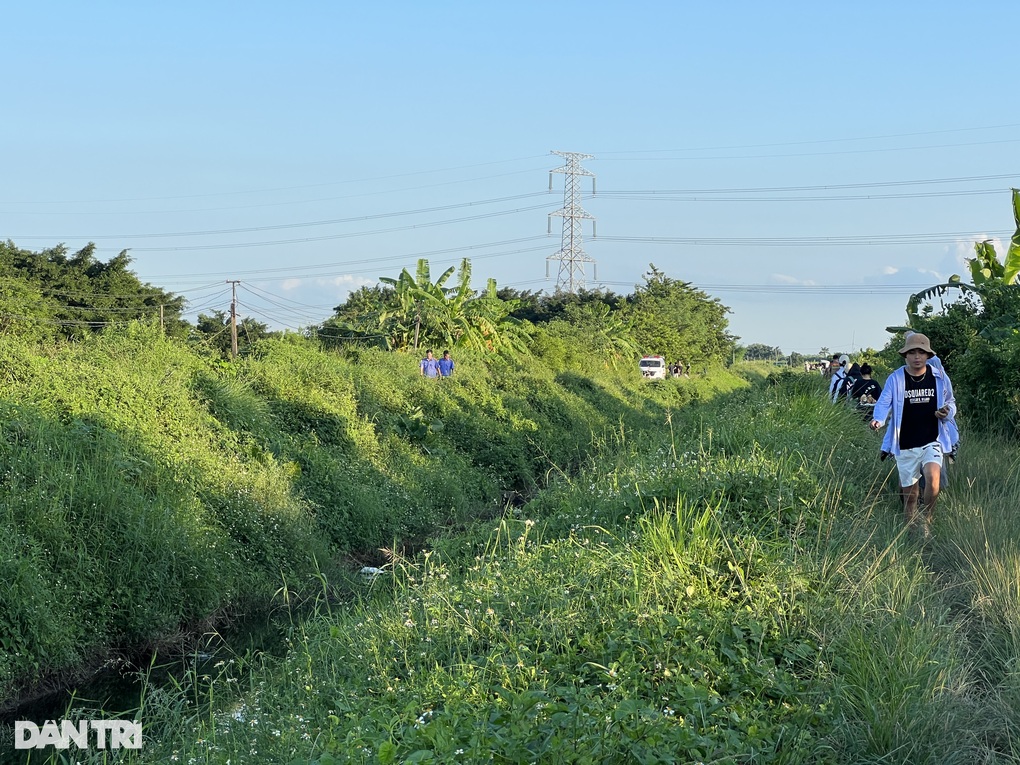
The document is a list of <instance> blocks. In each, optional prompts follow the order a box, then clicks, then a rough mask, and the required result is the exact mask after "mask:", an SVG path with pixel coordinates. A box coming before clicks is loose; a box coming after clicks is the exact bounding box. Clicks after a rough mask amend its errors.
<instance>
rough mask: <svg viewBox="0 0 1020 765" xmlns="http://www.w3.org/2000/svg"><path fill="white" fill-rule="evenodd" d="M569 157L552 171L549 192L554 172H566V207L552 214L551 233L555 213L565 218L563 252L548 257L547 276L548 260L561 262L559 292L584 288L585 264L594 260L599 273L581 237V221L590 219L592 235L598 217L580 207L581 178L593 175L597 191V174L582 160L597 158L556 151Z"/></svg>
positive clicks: (593, 266)
mask: <svg viewBox="0 0 1020 765" xmlns="http://www.w3.org/2000/svg"><path fill="white" fill-rule="evenodd" d="M552 153H553V154H558V155H559V156H561V157H563V158H564V159H565V160H566V164H564V165H563V167H556V168H553V169H552V170H550V171H549V191H552V174H553V173H565V174H566V176H567V177H566V178H565V179H564V182H563V209H562V210H557V211H556V212H553V213H549V233H550V234H551V233H552V216H554V215H556V216H559V217H561V218H563V238H562V242H561V244H560V251H559V252H557V253H556V254H555V255H550V256H549V257H548V258H546V259H545V278H546V279H548V278H549V261H551V260H558V261H559V262H560V270H559V274H558V275H557V276H556V291H557V292H560V291H561V290H562V291H566V292H570V293H574V292H577V291H578V290H583V289H584V264H585V263H591V264H592V270H593V273H594V275H595V278H596V279H597V278H598V272H597V271H595V261H594V260H593V259H592V258H590V257H588V255H587V254H586V253H585V251H584V247H583V246H582V245H583V241H582V237H581V221H582V220H584V219H588V220H590V221H591V234H592V237H594V236H595V218H594V216H592V215H590V214H589V213H588V212H586V211H585V210H584V208H582V207H581V177H582V176H585V175H588V176H591V193H592V194H594V193H595V173H592V172H589V171H588V170H585V169H584V168H583V167H581V161H582V160H585V159H594V156H593V155H591V154H579V153H577V152H573V151H554V152H552Z"/></svg>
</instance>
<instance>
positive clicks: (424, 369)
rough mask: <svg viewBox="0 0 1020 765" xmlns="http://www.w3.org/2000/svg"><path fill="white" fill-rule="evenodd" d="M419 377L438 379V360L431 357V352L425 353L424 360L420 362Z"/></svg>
mask: <svg viewBox="0 0 1020 765" xmlns="http://www.w3.org/2000/svg"><path fill="white" fill-rule="evenodd" d="M420 368H421V376H422V377H431V378H432V379H436V378H438V377H439V360H438V359H436V358H435V357H434V356H433V355H432V351H431V350H428V351H425V358H423V359H422V360H421V367H420Z"/></svg>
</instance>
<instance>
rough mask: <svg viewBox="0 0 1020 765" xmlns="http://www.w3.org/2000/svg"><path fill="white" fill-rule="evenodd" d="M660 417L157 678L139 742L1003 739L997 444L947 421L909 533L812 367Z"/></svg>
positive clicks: (412, 752)
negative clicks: (347, 585)
mask: <svg viewBox="0 0 1020 765" xmlns="http://www.w3.org/2000/svg"><path fill="white" fill-rule="evenodd" d="M668 422H669V424H668V426H667V427H658V428H653V429H650V430H644V431H636V430H633V431H631V430H619V431H612V432H608V431H607V433H606V435H605V436H604V437H606V438H612V439H616V443H615V444H614V445H613V446H614V448H613V449H610V450H607V451H606V452H605V453H604V454H605V455H611V456H604V457H595V458H594V459H592V460H591V461H590V462H589V464H588V465H587V466H586V467H585V468H584V469H583V470H582V471H580V472H579V473H577V474H575V475H570V474H564V475H560V476H559V477H558V480H556V481H554V482H553V483H552V485H550V486H549V487H548V488H546V489H544V490H543V491H541V492H540V493H539V494H538V495H537V496H536V497H535V498H534V500H533V501H532V502H531V503H530V504H529V505H528V506H527V507H526V508H524V509H523V511H522V512H521V513H519V514H518V513H515V512H512V511H508V512H507V513H506V514H505V515H504V516H503V517H502V518H500V519H497V520H493V521H491V522H488V523H479V524H477V525H475V526H474V527H473V528H471V529H468V530H465V531H462V532H461V533H458V534H456V535H452V536H449V537H446V538H442V539H437V540H435V543H434V544H433V546H432V547H431V549H430V550H428V551H426V552H423V553H421V554H419V555H417V556H414V557H411V558H398V559H396V560H395V561H393V562H392V564H391V565H390V566H388V573H387V574H385V575H383V576H381V577H379V578H376V579H374V580H373V581H372V582H371V583H365V584H364V586H363V587H364V591H363V592H362V594H361V595H360V597H358V598H357V600H356V601H355V602H353V603H348V604H338V603H336V602H333V601H331V600H330V599H329V598H323V599H322V601H321V603H320V606H319V608H318V613H317V615H316V616H315V617H314V618H309V619H304V620H301V621H298V622H295V624H294V627H293V630H292V632H291V635H290V639H289V652H288V654H287V655H286V657H284V658H283V659H282V660H264V659H255V658H252V657H237V658H236V659H235V660H234V661H226V662H224V663H223V664H222V665H221V666H219V667H218V668H217V669H216V671H215V672H214V673H212V676H205V677H199V678H195V680H196V686H193V687H190V688H188V689H183V688H182V689H181V691H179V692H173V691H169V690H167V689H165V688H163V689H154V692H153V693H152V695H150V697H149V698H148V699H147V703H146V706H145V708H144V710H143V712H142V714H143V719H144V720H145V722H146V725H148V728H147V730H148V734H147V735H149V737H150V738H149V742H150V743H149V744H147V750H146V752H145V754H144V756H143V757H142V758H141V761H144V762H164V761H179V762H199V763H226V762H230V763H235V764H236V763H241V762H251V763H256V762H296V763H318V764H319V765H327V764H329V763H338V762H344V763H347V762H357V763H375V762H380V763H395V762H500V763H533V762H557V763H561V762H562V763H631V762H639V763H651V762H657V763H660V762H661V763H664V762H677V763H681V762H683V763H687V762H705V763H708V762H711V763H746V762H755V763H868V762H870V763H880V762H881V763H904V764H905V763H911V765H916V764H918V763H931V764H932V765H934V764H935V763H940V764H944V763H1015V762H1018V761H1020V745H1018V740H1020V739H1018V735H1020V673H1018V664H1017V657H1018V656H1020V650H1018V649H1020V645H1018V636H1020V613H1018V609H1020V598H1018V597H1017V590H1016V587H1017V581H1018V574H1020V571H1018V570H1017V566H1018V564H1017V560H1018V555H1017V552H1018V550H1017V547H1018V545H1017V539H1018V538H1020V537H1018V533H1017V532H1018V528H1017V525H1018V522H1017V520H1016V518H1015V513H1014V506H1015V497H1016V496H1017V493H1018V489H1020V486H1018V476H1017V470H1016V468H1017V465H1016V460H1015V455H1016V451H1015V448H1014V447H1012V446H1010V445H1006V444H1002V443H989V442H983V441H981V440H980V439H977V438H973V437H972V438H969V439H968V441H967V444H966V446H965V451H964V455H963V458H962V459H961V461H960V462H958V463H957V464H956V465H955V466H954V468H953V470H952V481H953V486H952V488H951V490H949V491H948V492H947V493H946V494H945V495H944V496H943V501H942V504H941V507H940V513H939V518H938V520H937V523H936V529H935V530H936V540H935V541H934V542H933V543H932V544H930V545H929V546H928V547H926V548H919V547H918V546H917V545H916V544H914V543H912V542H911V541H910V540H909V539H908V538H907V537H906V536H905V535H903V534H902V533H900V532H901V531H902V522H901V518H900V511H899V505H898V500H897V498H896V496H895V492H894V491H893V490H892V488H891V487H890V485H889V480H890V471H891V466H890V465H889V464H888V463H879V462H878V460H877V459H876V452H877V440H876V438H875V436H874V435H873V434H871V433H870V432H869V431H867V430H866V428H864V426H863V424H862V423H861V422H860V421H859V420H857V419H856V418H855V416H854V415H853V414H852V413H850V412H848V411H846V410H845V409H843V408H841V407H833V406H831V405H829V404H828V403H826V402H824V400H823V398H822V396H821V391H820V384H819V382H818V380H817V378H809V377H807V376H786V377H784V378H783V379H782V380H780V381H779V382H778V383H777V384H776V385H773V386H770V387H764V386H762V387H759V388H757V389H755V390H752V391H745V392H742V393H741V392H738V393H734V394H728V395H721V396H719V397H717V399H716V400H715V401H714V402H713V403H710V404H707V405H704V406H701V405H699V406H696V407H688V408H685V409H683V410H678V411H674V412H672V413H671V416H670V418H669V421H668ZM238 681H239V682H238ZM198 686H201V692H199V688H198ZM239 686H240V687H239ZM196 700H198V703H196ZM210 700H211V701H210Z"/></svg>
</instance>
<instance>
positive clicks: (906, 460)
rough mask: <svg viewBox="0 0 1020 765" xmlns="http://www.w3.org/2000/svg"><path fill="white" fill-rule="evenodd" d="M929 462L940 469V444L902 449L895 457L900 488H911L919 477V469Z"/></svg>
mask: <svg viewBox="0 0 1020 765" xmlns="http://www.w3.org/2000/svg"><path fill="white" fill-rule="evenodd" d="M930 462H934V463H935V464H936V465H938V466H939V468H941V467H942V444H940V443H939V442H938V441H932V442H931V443H930V444H927V445H925V446H915V447H914V448H913V449H904V450H903V451H901V452H900V453H899V454H897V455H896V467H897V469H898V470H899V472H900V486H913V485H914V484H915V483H917V481H918V479H919V478H920V477H921V469H922V468H923V467H924V466H925V465H927V464H928V463H930Z"/></svg>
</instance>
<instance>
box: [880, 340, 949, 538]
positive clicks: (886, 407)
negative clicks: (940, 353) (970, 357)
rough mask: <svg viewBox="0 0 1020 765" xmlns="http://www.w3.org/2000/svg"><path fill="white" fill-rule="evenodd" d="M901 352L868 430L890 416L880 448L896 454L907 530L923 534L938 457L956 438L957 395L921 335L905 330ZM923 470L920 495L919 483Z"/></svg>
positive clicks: (935, 492)
mask: <svg viewBox="0 0 1020 765" xmlns="http://www.w3.org/2000/svg"><path fill="white" fill-rule="evenodd" d="M900 356H902V357H903V361H904V364H903V366H902V367H900V368H899V369H896V370H894V371H893V372H892V374H890V375H889V377H888V378H887V379H886V381H885V387H884V388H883V389H882V394H881V395H880V396H879V397H878V402H877V403H876V404H875V410H874V413H873V414H872V420H871V429H872V430H876V431H877V430H878V429H879V428H881V427H883V426H884V425H885V423H886V420H889V419H890V418H891V424H890V427H889V429H888V430H887V431H886V432H885V438H884V439H883V440H882V451H883V452H886V453H888V454H892V455H893V456H894V457H895V458H896V467H897V469H898V471H899V474H900V475H899V477H900V487H901V489H902V492H903V499H904V505H903V506H904V509H905V510H906V516H907V527H908V529H910V530H911V531H912V532H913V531H917V532H919V533H920V535H921V536H922V538H924V539H928V538H929V537H930V536H931V524H932V519H933V516H934V513H935V502H936V500H937V499H938V496H939V491H940V489H941V482H942V457H943V455H944V454H948V453H949V452H951V451H952V449H953V444H954V438H958V433H957V429H956V397H955V396H954V395H953V384H952V382H951V381H950V380H949V375H947V374H946V372H945V369H943V368H942V365H941V364H935V363H933V362H932V359H934V358H935V352H934V351H933V350H932V349H931V343H930V342H929V340H928V337H927V336H926V335H922V334H920V333H914V334H911V335H909V336H908V337H907V338H906V339H905V340H904V341H903V347H902V348H900ZM922 473H923V474H924V482H925V490H924V496H923V497H922V496H919V495H920V491H919V486H918V482H919V479H920V477H921V474H922ZM918 505H920V506H921V507H920V509H919V508H918Z"/></svg>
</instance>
